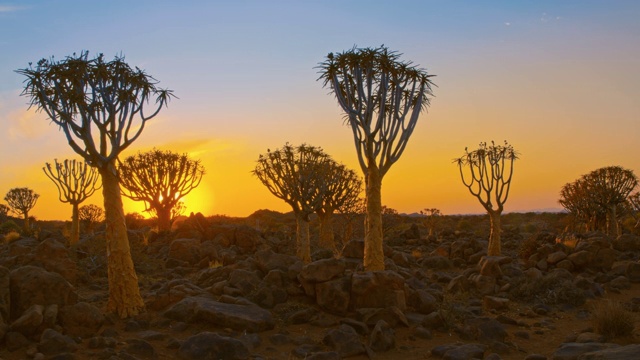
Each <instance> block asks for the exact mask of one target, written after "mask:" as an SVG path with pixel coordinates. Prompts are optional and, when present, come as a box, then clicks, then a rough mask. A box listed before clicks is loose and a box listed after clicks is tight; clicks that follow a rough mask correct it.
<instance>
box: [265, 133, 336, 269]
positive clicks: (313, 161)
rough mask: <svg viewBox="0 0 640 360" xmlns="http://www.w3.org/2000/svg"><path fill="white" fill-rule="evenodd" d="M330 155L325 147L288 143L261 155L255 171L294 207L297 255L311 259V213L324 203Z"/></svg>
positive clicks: (304, 258)
mask: <svg viewBox="0 0 640 360" xmlns="http://www.w3.org/2000/svg"><path fill="white" fill-rule="evenodd" d="M332 161H333V160H331V158H330V157H329V155H327V154H325V153H324V152H323V151H322V149H320V148H317V147H314V146H309V145H306V144H302V145H300V146H297V147H293V146H291V145H289V144H288V143H287V144H286V145H285V146H283V147H282V149H276V150H274V151H267V153H266V154H261V155H260V157H259V158H258V164H257V165H256V168H255V169H254V170H253V174H254V175H255V176H257V177H258V179H259V180H260V182H262V184H263V185H264V186H266V187H267V189H269V191H270V192H271V193H272V194H273V195H275V196H276V197H277V198H279V199H282V200H284V201H285V202H286V203H287V204H289V205H290V206H291V208H292V209H293V213H294V215H295V217H296V225H297V230H296V255H297V256H298V257H299V258H300V259H301V260H302V261H304V262H310V261H311V243H310V240H309V222H310V215H311V214H313V213H314V212H315V211H316V210H317V209H318V208H319V207H320V205H321V204H322V199H323V197H324V194H325V191H326V177H325V174H326V173H327V170H328V167H329V166H331V162H332Z"/></svg>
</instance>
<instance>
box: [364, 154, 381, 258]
mask: <svg viewBox="0 0 640 360" xmlns="http://www.w3.org/2000/svg"><path fill="white" fill-rule="evenodd" d="M365 182H366V195H367V216H366V217H365V234H364V270H365V271H382V270H384V250H383V248H382V177H381V176H380V170H379V169H378V167H377V166H376V165H375V164H371V163H370V164H369V168H368V169H367V178H366V181H365Z"/></svg>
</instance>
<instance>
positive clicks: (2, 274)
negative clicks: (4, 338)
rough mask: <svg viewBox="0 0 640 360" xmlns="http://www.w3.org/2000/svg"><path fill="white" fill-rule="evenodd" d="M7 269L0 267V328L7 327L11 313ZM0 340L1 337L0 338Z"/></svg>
mask: <svg viewBox="0 0 640 360" xmlns="http://www.w3.org/2000/svg"><path fill="white" fill-rule="evenodd" d="M10 280H11V278H10V276H9V269H7V268H6V267H4V266H0V327H1V326H2V325H8V324H9V321H10V313H11V292H10V288H9V285H10V283H11V281H10ZM0 339H1V337H0Z"/></svg>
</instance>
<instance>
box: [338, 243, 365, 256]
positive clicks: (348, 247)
mask: <svg viewBox="0 0 640 360" xmlns="http://www.w3.org/2000/svg"><path fill="white" fill-rule="evenodd" d="M342 257H343V258H347V259H358V260H362V259H364V240H350V241H348V242H347V243H346V244H344V248H342Z"/></svg>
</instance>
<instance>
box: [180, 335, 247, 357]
mask: <svg viewBox="0 0 640 360" xmlns="http://www.w3.org/2000/svg"><path fill="white" fill-rule="evenodd" d="M249 356H250V353H249V349H248V348H247V346H246V345H245V344H244V343H243V342H242V341H240V340H237V339H233V338H229V337H226V336H220V335H218V334H216V333H212V332H207V331H205V332H201V333H199V334H197V335H194V336H191V337H190V338H188V339H187V340H185V341H184V342H183V343H182V345H181V346H180V348H179V349H178V357H179V358H180V359H184V360H208V359H229V360H243V359H248V358H249Z"/></svg>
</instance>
